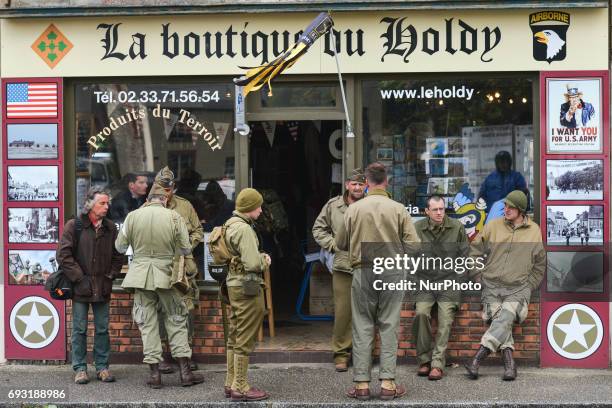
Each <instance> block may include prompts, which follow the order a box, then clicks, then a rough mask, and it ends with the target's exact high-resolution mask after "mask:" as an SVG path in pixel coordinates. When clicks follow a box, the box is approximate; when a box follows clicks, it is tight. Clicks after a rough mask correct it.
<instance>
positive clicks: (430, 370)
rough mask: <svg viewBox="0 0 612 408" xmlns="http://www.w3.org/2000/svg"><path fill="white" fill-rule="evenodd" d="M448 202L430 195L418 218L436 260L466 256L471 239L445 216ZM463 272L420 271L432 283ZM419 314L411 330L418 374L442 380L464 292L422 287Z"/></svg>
mask: <svg viewBox="0 0 612 408" xmlns="http://www.w3.org/2000/svg"><path fill="white" fill-rule="evenodd" d="M445 210H446V203H445V201H444V198H443V197H440V196H438V195H432V196H430V197H428V198H427V207H426V208H425V214H427V217H426V218H424V219H422V220H419V221H417V222H416V223H415V224H414V227H415V229H416V231H417V234H419V238H420V239H421V243H422V249H423V253H424V254H425V255H427V256H431V257H432V258H434V259H447V258H457V257H459V256H466V255H467V252H468V240H467V235H466V234H465V228H464V227H463V224H461V222H459V221H457V220H455V219H452V218H449V217H448V216H447V215H446V211H445ZM464 274H466V273H465V271H462V272H461V274H459V273H458V271H455V270H454V269H451V270H428V269H425V268H422V269H421V270H420V271H419V274H418V278H419V280H422V281H423V280H426V281H429V282H430V283H433V282H444V281H445V280H451V281H461V280H462V279H461V278H462V276H463V275H464ZM415 297H416V304H415V309H416V314H415V317H414V321H413V323H412V333H413V336H414V339H415V342H416V353H417V355H416V357H417V361H418V363H419V369H418V371H417V374H418V375H419V376H423V377H425V376H427V377H429V379H430V380H440V379H442V376H443V375H444V367H445V365H446V348H447V346H448V338H449V335H450V331H451V326H452V325H453V320H454V319H455V313H456V312H457V310H459V303H460V301H461V292H459V291H453V290H435V291H434V290H429V291H426V290H419V291H418V292H417V293H416V296H415ZM436 304H437V307H438V318H437V320H438V325H437V326H438V328H437V333H436V337H435V339H434V337H433V335H432V332H431V310H432V308H433V307H434V305H436Z"/></svg>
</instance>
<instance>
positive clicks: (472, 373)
mask: <svg viewBox="0 0 612 408" xmlns="http://www.w3.org/2000/svg"><path fill="white" fill-rule="evenodd" d="M489 354H491V350H489V349H488V348H486V347H485V346H483V345H481V346H480V348H479V349H478V351H477V352H476V355H474V358H473V359H472V361H471V362H470V364H465V369H466V370H467V371H468V377H470V378H471V379H472V380H477V379H478V368H479V367H480V363H481V362H482V360H484V359H485V358H487V356H488V355H489Z"/></svg>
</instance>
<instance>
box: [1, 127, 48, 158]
mask: <svg viewBox="0 0 612 408" xmlns="http://www.w3.org/2000/svg"><path fill="white" fill-rule="evenodd" d="M6 139H7V144H6V145H7V158H8V159H9V160H20V159H57V124H55V123H33V124H9V125H6Z"/></svg>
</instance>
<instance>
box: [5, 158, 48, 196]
mask: <svg viewBox="0 0 612 408" xmlns="http://www.w3.org/2000/svg"><path fill="white" fill-rule="evenodd" d="M57 172H58V167H57V166H8V171H7V173H8V180H7V185H8V199H9V201H57V200H58V198H59V196H58V194H59V188H58V174H57Z"/></svg>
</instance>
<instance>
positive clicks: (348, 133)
mask: <svg viewBox="0 0 612 408" xmlns="http://www.w3.org/2000/svg"><path fill="white" fill-rule="evenodd" d="M329 34H330V36H331V40H332V50H333V51H334V57H335V58H336V70H337V71H338V81H339V82H340V93H341V94H342V103H343V105H344V116H346V137H347V138H353V137H355V133H353V126H352V125H351V118H350V117H349V113H348V107H347V106H346V94H345V93H344V83H343V82H342V72H340V61H339V59H338V52H337V51H336V35H335V34H334V27H333V26H332V28H331V30H330V31H329Z"/></svg>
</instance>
